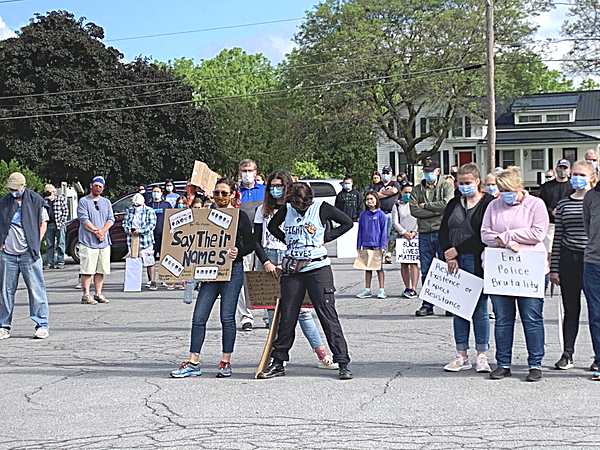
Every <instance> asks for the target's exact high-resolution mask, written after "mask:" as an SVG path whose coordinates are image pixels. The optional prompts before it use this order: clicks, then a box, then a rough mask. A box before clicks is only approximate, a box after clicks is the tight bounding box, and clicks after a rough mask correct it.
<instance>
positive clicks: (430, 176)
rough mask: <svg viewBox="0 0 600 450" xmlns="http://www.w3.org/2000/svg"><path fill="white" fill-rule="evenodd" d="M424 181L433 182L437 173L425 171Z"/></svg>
mask: <svg viewBox="0 0 600 450" xmlns="http://www.w3.org/2000/svg"><path fill="white" fill-rule="evenodd" d="M424 177H425V181H427V182H428V183H433V182H434V181H435V180H436V179H437V175H436V174H435V172H425V174H424Z"/></svg>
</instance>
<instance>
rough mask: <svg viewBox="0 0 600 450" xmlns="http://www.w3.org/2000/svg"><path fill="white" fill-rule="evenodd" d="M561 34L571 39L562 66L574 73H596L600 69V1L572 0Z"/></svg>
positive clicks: (584, 74)
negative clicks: (569, 47)
mask: <svg viewBox="0 0 600 450" xmlns="http://www.w3.org/2000/svg"><path fill="white" fill-rule="evenodd" d="M571 3H572V5H573V6H571V7H570V8H569V12H568V13H567V17H568V19H567V20H565V21H564V23H563V25H562V28H561V35H562V36H564V37H566V38H568V39H570V40H571V49H570V50H569V52H568V53H567V54H566V56H565V59H566V61H565V62H564V63H563V68H564V70H566V71H567V72H568V73H570V74H574V75H583V76H586V75H597V74H598V69H600V59H599V56H600V1H599V0H573V1H572V2H571Z"/></svg>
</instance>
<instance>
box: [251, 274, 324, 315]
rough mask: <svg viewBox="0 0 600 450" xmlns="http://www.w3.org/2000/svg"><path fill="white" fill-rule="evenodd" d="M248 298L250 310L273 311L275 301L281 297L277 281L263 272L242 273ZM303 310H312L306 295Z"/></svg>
mask: <svg viewBox="0 0 600 450" xmlns="http://www.w3.org/2000/svg"><path fill="white" fill-rule="evenodd" d="M244 274H245V276H246V283H247V285H248V295H249V296H250V305H251V307H250V309H275V305H276V304H277V299H279V298H280V297H281V285H280V284H279V279H277V278H273V277H272V276H271V275H269V274H268V273H267V272H265V271H262V270H261V271H252V272H244ZM302 307H303V308H312V303H311V302H310V298H309V297H308V293H307V294H305V295H304V301H303V302H302Z"/></svg>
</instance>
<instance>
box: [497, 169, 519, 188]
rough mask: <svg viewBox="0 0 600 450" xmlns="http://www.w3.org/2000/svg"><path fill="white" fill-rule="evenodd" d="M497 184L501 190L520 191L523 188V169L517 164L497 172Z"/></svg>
mask: <svg viewBox="0 0 600 450" xmlns="http://www.w3.org/2000/svg"><path fill="white" fill-rule="evenodd" d="M496 184H497V185H498V189H500V190H501V191H512V192H517V191H520V190H521V189H523V180H522V178H521V169H519V168H518V167H516V166H510V167H508V168H506V169H504V170H503V171H502V172H500V173H498V174H496Z"/></svg>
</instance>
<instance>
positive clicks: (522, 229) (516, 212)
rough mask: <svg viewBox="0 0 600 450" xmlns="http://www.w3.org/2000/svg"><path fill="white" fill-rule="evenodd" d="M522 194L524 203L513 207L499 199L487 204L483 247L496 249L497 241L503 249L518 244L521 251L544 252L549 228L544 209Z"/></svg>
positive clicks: (482, 231)
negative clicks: (503, 244)
mask: <svg viewBox="0 0 600 450" xmlns="http://www.w3.org/2000/svg"><path fill="white" fill-rule="evenodd" d="M523 193H524V194H525V196H524V197H523V199H522V200H521V201H520V202H515V203H513V204H512V205H509V204H507V203H506V202H504V201H503V200H502V199H501V198H497V199H496V200H493V201H492V202H491V203H490V204H489V206H488V207H487V209H486V211H485V214H484V216H483V224H482V225H481V240H482V241H483V243H484V244H485V245H487V246H488V247H492V248H496V247H498V246H497V245H496V240H495V239H496V238H497V237H499V238H500V239H502V242H504V243H505V244H506V247H509V246H511V245H512V244H519V245H520V247H521V251H523V250H525V251H539V252H546V246H545V245H544V242H543V241H544V238H545V237H546V234H548V224H549V219H548V212H547V210H546V205H545V203H544V202H543V200H541V199H539V198H537V197H534V196H532V195H529V193H528V192H527V191H523ZM547 265H548V263H547V262H546V266H547ZM546 272H548V267H546Z"/></svg>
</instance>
